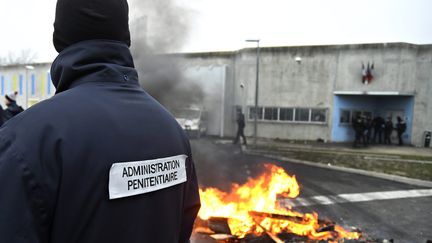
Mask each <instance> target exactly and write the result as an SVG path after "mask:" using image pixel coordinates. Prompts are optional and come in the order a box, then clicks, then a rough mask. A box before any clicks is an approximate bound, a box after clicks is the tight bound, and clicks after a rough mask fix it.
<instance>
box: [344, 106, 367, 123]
mask: <svg viewBox="0 0 432 243" xmlns="http://www.w3.org/2000/svg"><path fill="white" fill-rule="evenodd" d="M372 115H373V113H372V112H371V111H365V110H343V109H342V110H340V119H339V123H340V124H345V125H347V124H352V123H353V122H354V121H355V120H356V119H357V117H362V116H363V117H369V118H372Z"/></svg>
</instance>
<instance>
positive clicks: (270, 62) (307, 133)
mask: <svg viewBox="0 0 432 243" xmlns="http://www.w3.org/2000/svg"><path fill="white" fill-rule="evenodd" d="M336 54H337V52H335V51H331V52H328V51H325V50H323V49H320V48H313V47H298V48H297V47H294V48H283V47H282V48H263V49H262V50H261V53H260V73H259V94H258V105H259V106H264V107H300V108H325V109H329V112H331V110H330V108H331V103H332V96H331V95H330V94H331V93H332V90H333V86H332V84H333V80H334V75H335V74H334V72H330V71H329V70H332V69H333V67H334V66H335V63H336V60H337V55H336ZM296 57H301V62H300V63H299V62H296V60H295V58H296ZM236 71H237V72H236V82H237V85H236V87H239V85H240V84H239V83H244V89H241V88H237V90H238V91H237V92H236V96H237V97H240V100H241V104H242V105H243V106H245V107H246V106H254V103H255V82H256V50H255V49H246V50H244V51H241V52H240V53H239V57H238V58H237V59H236ZM328 124H331V116H330V115H328V116H327V123H326V124H324V125H323V124H319V125H316V124H299V123H281V122H267V121H265V122H264V121H263V122H259V123H258V136H259V137H269V138H275V137H278V138H284V139H287V138H289V139H307V140H315V139H318V138H322V139H325V140H329V139H330V129H329V126H328ZM246 134H247V135H252V134H253V121H248V123H247V128H246Z"/></svg>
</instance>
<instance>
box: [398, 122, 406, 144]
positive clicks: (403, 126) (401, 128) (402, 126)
mask: <svg viewBox="0 0 432 243" xmlns="http://www.w3.org/2000/svg"><path fill="white" fill-rule="evenodd" d="M396 131H397V135H398V140H399V146H402V145H403V144H404V143H403V139H402V135H403V134H404V132H405V131H406V122H405V121H404V120H403V119H402V118H401V117H400V116H398V117H397V124H396Z"/></svg>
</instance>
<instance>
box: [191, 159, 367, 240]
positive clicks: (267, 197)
mask: <svg viewBox="0 0 432 243" xmlns="http://www.w3.org/2000/svg"><path fill="white" fill-rule="evenodd" d="M265 167H266V172H265V173H263V174H262V175H261V176H259V177H258V178H257V179H249V180H248V181H247V182H246V183H245V184H244V185H238V184H234V185H233V186H232V188H231V192H230V193H225V192H222V191H220V190H218V189H216V188H207V189H200V197H201V210H200V211H199V213H198V216H199V217H200V218H201V219H203V220H207V219H209V218H211V217H224V218H228V224H229V227H230V230H231V233H232V234H233V235H236V236H237V237H239V238H243V237H245V236H246V234H248V233H254V234H262V233H263V232H264V230H263V229H262V228H265V229H266V230H267V231H268V232H270V233H273V234H278V233H281V232H284V231H285V232H291V233H294V234H297V235H301V236H307V237H308V238H310V239H313V240H334V239H342V238H345V239H358V238H359V237H360V233H358V232H349V231H346V230H344V229H343V228H342V227H340V226H338V225H336V226H335V227H334V230H332V231H324V232H318V231H319V229H320V228H322V227H323V226H326V225H320V224H319V221H318V215H317V214H316V213H313V214H309V213H306V214H303V213H300V212H296V211H293V210H291V209H290V208H288V209H287V208H282V207H280V206H278V204H277V197H278V196H280V195H282V196H283V197H285V198H286V197H288V198H295V197H297V196H298V195H299V193H300V187H299V185H298V183H297V180H296V178H295V176H289V175H288V174H287V173H286V172H285V171H284V169H282V168H280V167H278V166H275V165H270V164H267V165H265ZM251 212H263V214H262V215H259V214H258V215H255V214H251ZM268 214H278V215H282V216H286V218H287V219H289V220H287V219H275V218H273V217H269V216H268ZM257 223H258V224H259V225H260V226H261V227H257Z"/></svg>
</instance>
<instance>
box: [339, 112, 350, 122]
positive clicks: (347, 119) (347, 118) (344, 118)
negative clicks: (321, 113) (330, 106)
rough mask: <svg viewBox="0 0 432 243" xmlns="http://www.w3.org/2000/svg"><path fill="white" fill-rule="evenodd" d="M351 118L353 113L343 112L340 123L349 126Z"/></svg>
mask: <svg viewBox="0 0 432 243" xmlns="http://www.w3.org/2000/svg"><path fill="white" fill-rule="evenodd" d="M350 117H351V111H350V110H341V116H340V120H339V123H341V124H349V123H350Z"/></svg>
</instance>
